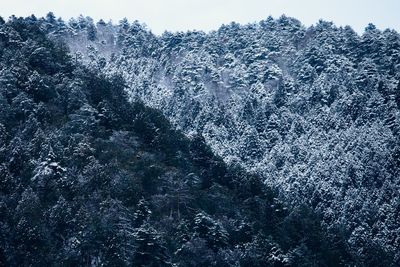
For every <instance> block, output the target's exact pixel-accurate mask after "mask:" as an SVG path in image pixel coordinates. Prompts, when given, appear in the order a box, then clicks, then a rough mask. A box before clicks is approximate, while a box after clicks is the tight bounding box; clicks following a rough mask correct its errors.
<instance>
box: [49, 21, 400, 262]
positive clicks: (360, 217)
mask: <svg viewBox="0 0 400 267" xmlns="http://www.w3.org/2000/svg"><path fill="white" fill-rule="evenodd" d="M52 25H53V24H52ZM56 25H58V26H57V27H58V28H62V29H63V31H59V32H56V31H51V30H49V32H50V33H51V35H52V36H58V37H61V38H62V39H64V40H66V41H67V43H68V44H69V46H70V47H71V49H72V51H73V53H74V55H76V58H77V60H82V61H83V62H85V63H86V64H88V65H89V66H91V67H92V68H94V69H98V70H102V71H104V72H107V73H122V75H123V77H124V78H125V80H126V81H127V85H128V87H129V88H128V89H127V92H128V94H129V97H130V99H131V100H132V101H136V100H138V99H139V100H141V101H143V102H144V103H145V104H146V105H149V106H151V107H155V108H158V109H160V110H162V112H163V113H164V114H165V115H166V116H167V117H168V118H169V119H170V120H171V122H172V124H173V125H174V126H175V127H176V128H178V129H181V130H182V131H183V132H184V133H186V134H187V135H188V136H191V135H197V134H201V135H202V136H204V138H205V140H206V142H207V144H209V145H210V146H211V148H212V150H213V151H214V152H215V153H216V154H218V155H220V156H221V157H222V158H223V159H224V161H225V162H226V163H228V164H230V165H237V164H240V165H242V166H244V168H245V169H246V170H247V171H249V172H252V173H256V174H258V175H259V176H260V177H262V179H263V181H264V182H265V184H267V185H269V186H272V187H274V188H276V189H278V190H279V192H280V199H285V201H288V202H289V203H291V204H292V205H298V204H300V203H307V205H311V206H312V207H314V208H315V209H316V210H317V211H318V212H320V213H321V214H322V215H323V222H324V224H325V225H327V227H328V228H331V229H335V228H341V227H344V229H345V231H346V232H348V233H350V234H349V235H348V240H347V241H348V243H349V244H351V247H353V249H354V251H353V253H354V254H356V255H358V257H360V258H364V259H365V260H367V259H368V258H369V255H368V253H370V252H368V251H366V250H363V249H359V248H358V246H360V245H361V246H366V247H375V246H377V247H380V248H383V250H384V251H386V252H388V253H396V255H397V256H396V258H397V259H400V254H399V252H398V251H400V250H399V247H400V224H399V222H400V214H399V211H400V208H399V205H400V196H399V192H400V188H399V185H400V179H399V177H400V145H399V144H400V135H399V134H400V108H399V107H400V76H399V73H400V35H399V34H398V33H397V32H396V31H393V30H385V31H381V30H379V29H377V28H376V27H375V26H374V25H372V24H370V25H368V27H367V28H366V30H365V32H364V33H363V34H362V35H361V36H360V35H358V34H356V33H355V32H354V31H353V30H352V29H351V28H350V27H336V26H335V25H333V24H332V23H329V22H325V21H320V22H319V23H317V24H316V25H315V26H312V27H309V28H306V27H304V26H302V25H301V23H300V22H299V21H297V20H295V19H292V18H288V17H285V16H282V17H281V18H279V19H272V18H268V19H266V20H263V21H260V22H259V23H254V24H248V25H239V24H236V23H232V24H229V25H223V26H222V27H221V28H219V29H218V30H217V31H212V32H210V33H204V32H196V31H193V32H186V33H182V32H178V33H168V32H166V33H165V34H163V35H161V36H155V35H153V34H152V33H151V32H150V31H149V30H147V29H146V28H145V27H144V26H142V25H141V24H139V23H138V22H134V23H128V21H127V20H122V21H120V23H119V24H118V25H112V24H110V23H104V22H103V21H100V22H98V23H97V24H96V25H95V24H94V23H93V21H91V20H90V18H84V17H80V18H77V19H75V20H71V21H70V22H69V23H67V24H63V23H62V22H59V23H58V24H57V23H56ZM60 25H63V26H62V27H60ZM82 44H85V46H87V48H85V47H84V46H82Z"/></svg>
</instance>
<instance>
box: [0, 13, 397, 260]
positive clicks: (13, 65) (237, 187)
mask: <svg viewBox="0 0 400 267" xmlns="http://www.w3.org/2000/svg"><path fill="white" fill-rule="evenodd" d="M0 21H1V23H0V48H1V49H0V103H1V104H0V178H1V180H0V265H1V266H312V265H314V266H338V265H345V264H356V263H360V264H361V263H368V264H373V265H379V264H390V263H391V262H392V260H393V255H390V254H387V255H386V254H384V252H383V250H382V249H381V248H379V247H376V248H367V247H366V248H365V249H370V251H369V253H370V254H368V255H369V256H370V258H368V259H364V258H360V257H359V255H353V254H351V250H350V249H349V245H348V244H347V243H346V236H345V233H342V232H340V231H328V229H327V228H326V227H325V225H323V224H322V223H321V216H320V215H319V214H318V213H317V212H315V211H314V210H313V209H312V207H311V206H307V205H296V206H295V205H293V206H292V205H290V204H287V203H284V202H282V201H280V200H279V199H278V198H277V195H276V193H275V192H274V190H272V189H271V188H269V187H267V186H265V185H264V184H263V183H262V179H261V177H258V176H257V175H254V174H249V173H247V172H246V171H245V170H243V169H241V168H240V167H239V166H236V167H232V166H231V167H229V168H228V167H227V165H226V164H225V163H224V162H223V161H222V159H221V158H220V157H218V156H215V155H213V153H212V152H211V150H210V148H209V147H208V146H207V145H206V144H205V142H204V139H203V138H202V137H201V136H199V135H196V136H192V137H191V138H190V139H189V138H187V137H185V136H184V135H183V134H181V133H179V132H177V131H175V130H173V129H172V128H171V126H170V124H169V122H168V121H167V120H166V119H165V118H164V117H163V115H162V114H161V113H160V112H159V111H156V110H154V109H151V108H147V107H145V106H144V105H143V104H141V103H140V102H134V103H129V102H128V101H127V96H126V94H125V92H124V88H125V83H124V80H123V79H122V78H121V77H120V76H117V75H114V76H111V77H106V76H105V75H104V74H102V73H101V72H98V71H95V70H93V69H92V68H91V67H87V66H84V65H82V64H80V63H79V61H77V60H76V59H75V58H74V57H71V56H70V53H69V52H68V48H67V46H66V45H65V44H63V43H62V42H59V41H56V40H50V39H49V38H48V37H47V33H48V32H47V30H46V29H47V27H48V25H49V24H48V21H46V20H44V19H36V18H35V17H29V18H25V19H22V18H15V17H14V18H11V19H10V20H9V21H7V22H4V21H3V20H0ZM361 248H363V249H364V247H362V246H360V249H361ZM386 266H388V265H386Z"/></svg>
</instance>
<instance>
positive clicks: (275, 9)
mask: <svg viewBox="0 0 400 267" xmlns="http://www.w3.org/2000/svg"><path fill="white" fill-rule="evenodd" d="M49 11H53V12H54V13H55V15H56V16H57V17H62V18H63V19H64V20H68V19H69V18H71V17H77V16H79V15H80V14H83V15H85V16H90V17H92V18H93V19H95V21H97V20H99V19H100V18H103V19H104V20H105V21H108V20H109V19H112V20H113V21H114V22H118V21H119V20H120V19H121V18H123V17H126V18H128V20H129V21H133V20H136V19H137V20H139V21H140V22H142V23H145V24H146V25H147V26H148V27H149V28H150V29H151V30H152V31H153V32H154V33H157V34H159V33H162V32H163V31H164V30H170V31H186V30H193V29H197V30H204V31H209V30H213V29H217V28H218V27H219V26H220V25H221V24H223V23H225V24H227V23H229V22H231V21H236V22H239V23H248V22H255V21H259V20H261V19H265V18H267V17H268V16H269V15H272V16H273V17H274V18H277V17H279V16H280V15H282V14H286V15H287V16H291V17H295V18H297V19H299V20H300V21H301V22H302V23H303V24H305V25H307V26H309V25H311V24H315V23H316V22H317V21H318V20H319V19H320V18H323V19H324V20H328V21H333V22H334V23H335V24H336V25H350V26H352V27H353V29H355V30H356V31H358V32H360V33H361V32H362V31H363V29H364V28H365V26H366V25H367V24H368V23H369V22H372V23H374V24H375V25H376V26H377V27H378V28H380V29H385V28H392V29H396V30H397V31H400V0H329V1H328V0H201V1H200V0H0V15H1V16H3V17H4V18H7V17H9V16H10V15H16V16H24V17H25V16H29V15H31V14H35V15H36V16H37V17H39V16H44V15H45V14H47V13H48V12H49Z"/></svg>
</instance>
